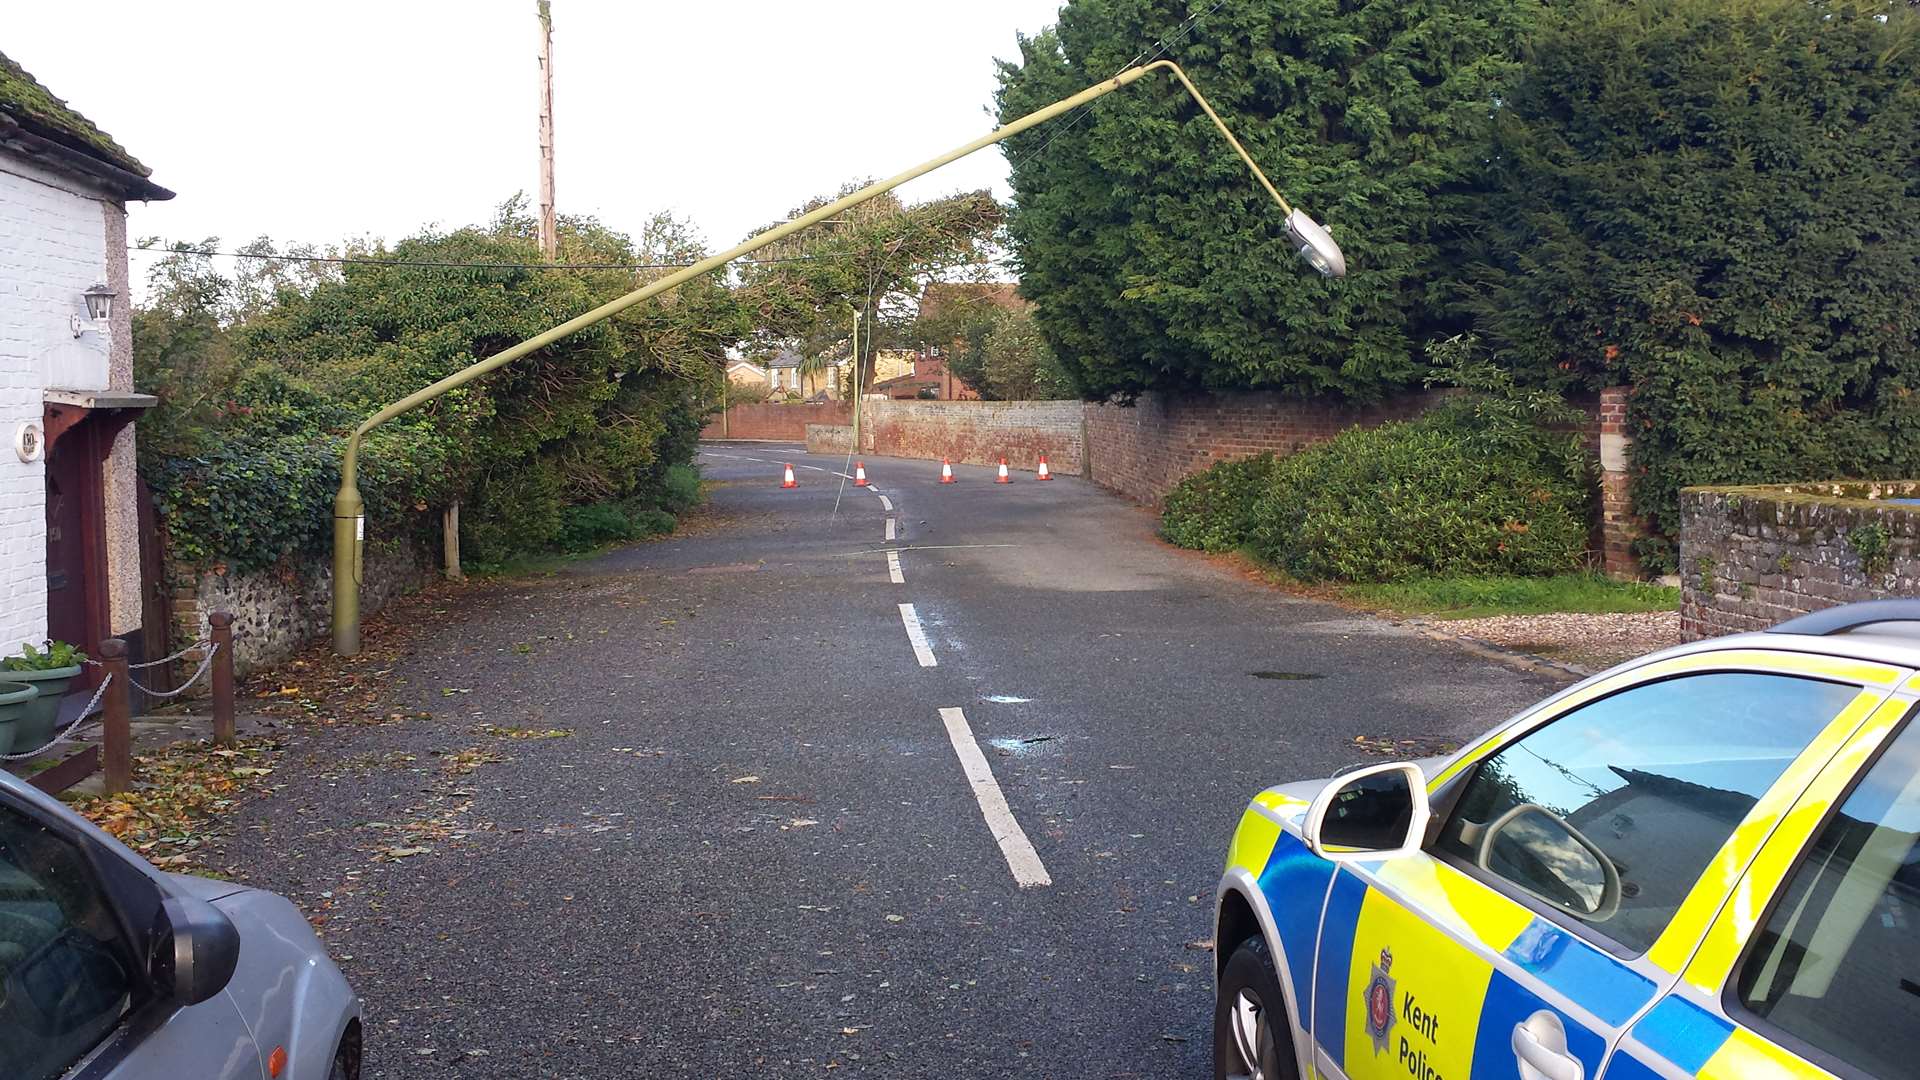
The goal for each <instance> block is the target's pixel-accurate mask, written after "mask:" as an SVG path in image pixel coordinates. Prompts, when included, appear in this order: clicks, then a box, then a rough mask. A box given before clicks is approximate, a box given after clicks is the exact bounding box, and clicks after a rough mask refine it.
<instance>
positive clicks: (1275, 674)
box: [1247, 671, 1326, 682]
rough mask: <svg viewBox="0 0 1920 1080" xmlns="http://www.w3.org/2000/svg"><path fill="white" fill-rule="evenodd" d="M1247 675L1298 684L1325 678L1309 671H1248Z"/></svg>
mask: <svg viewBox="0 0 1920 1080" xmlns="http://www.w3.org/2000/svg"><path fill="white" fill-rule="evenodd" d="M1247 674H1249V675H1252V676H1253V677H1254V678H1256V679H1278V680H1281V681H1283V682H1299V681H1303V680H1306V679H1324V678H1326V676H1325V675H1320V674H1317V673H1315V672H1311V671H1250V672H1248V673H1247Z"/></svg>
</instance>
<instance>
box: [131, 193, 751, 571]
mask: <svg viewBox="0 0 1920 1080" xmlns="http://www.w3.org/2000/svg"><path fill="white" fill-rule="evenodd" d="M560 240H561V254H562V256H563V259H562V261H565V262H577V263H583V264H584V263H605V264H609V265H624V264H631V263H633V262H635V261H636V254H635V248H634V245H633V243H632V242H631V241H630V240H629V239H628V238H626V237H624V236H622V235H620V234H618V233H614V232H612V231H611V230H608V229H605V228H604V227H601V226H599V225H597V224H596V223H593V222H591V221H586V220H571V219H570V220H566V221H563V223H562V229H561V236H560ZM381 254H383V253H381V252H373V253H370V254H369V255H368V258H369V259H370V261H364V262H353V263H349V264H346V265H344V266H342V267H338V268H336V269H331V270H326V271H324V272H314V274H313V276H312V277H311V278H310V279H309V280H304V281H299V282H286V281H279V280H277V279H276V280H275V282H274V287H273V289H272V290H271V291H270V292H266V291H262V289H261V288H258V287H256V286H258V285H259V283H258V282H255V281H251V280H250V279H245V278H227V277H224V276H222V275H220V274H218V273H216V272H214V271H213V270H212V269H211V268H210V267H209V266H207V265H206V264H205V263H204V260H203V259H200V258H199V257H197V256H195V255H193V253H191V252H176V253H175V254H174V255H172V256H170V257H169V259H168V260H166V261H165V262H163V264H162V267H161V271H162V272H160V273H156V275H155V281H154V296H153V297H152V299H151V300H150V302H149V303H148V305H147V306H145V307H143V308H142V309H141V310H140V311H139V312H136V317H135V323H134V327H135V332H134V345H135V350H136V364H135V371H136V374H137V375H138V376H139V377H140V379H141V383H140V386H141V389H143V390H148V391H150V392H153V393H156V394H158V395H159V396H160V398H161V406H160V408H159V409H158V410H157V415H156V416H155V417H153V418H151V422H149V421H145V420H143V422H142V427H141V438H140V441H139V446H140V454H141V471H142V474H143V476H144V477H145V478H146V479H147V481H148V483H149V485H150V486H151V488H152V490H153V493H154V501H155V507H156V509H157V510H158V512H159V517H160V520H161V522H162V525H163V527H164V528H165V530H166V533H167V537H168V542H169V545H170V551H171V553H172V555H173V557H174V558H176V559H180V560H184V561H186V562H191V563H206V564H212V563H224V564H226V565H228V566H230V567H232V568H234V569H236V570H251V569H259V568H264V567H268V566H272V565H275V564H278V563H281V562H283V561H285V560H289V559H294V560H297V559H304V558H312V557H314V556H317V555H322V554H324V553H325V552H326V551H327V549H328V547H329V545H330V542H331V539H330V538H331V531H332V516H333V511H332V502H333V497H334V492H335V490H336V488H337V487H338V485H339V482H340V455H341V450H342V448H343V447H342V443H343V440H344V438H345V437H346V435H347V433H348V432H350V431H351V430H352V429H353V427H354V425H355V424H357V423H359V422H360V421H361V420H362V419H363V418H364V417H366V416H368V415H369V414H371V413H373V412H374V411H375V410H377V409H379V408H380V407H382V406H383V405H385V404H386V403H388V402H391V401H395V400H397V399H399V398H401V397H403V396H405V395H406V394H408V393H410V392H412V391H414V390H416V389H418V388H420V387H422V386H425V385H427V384H429V383H432V382H433V381H435V380H436V379H440V378H442V377H444V376H447V375H450V374H452V373H454V372H456V371H460V370H462V369H464V368H465V367H466V366H468V365H469V364H471V363H473V362H474V361H475V360H477V359H480V358H482V357H485V356H488V355H491V354H493V353H495V352H497V351H499V350H500V349H503V348H505V347H507V346H509V345H511V344H513V343H514V342H517V341H520V340H522V339H524V338H528V337H532V336H533V335H534V334H536V333H539V332H540V331H543V330H545V329H547V328H548V327H550V326H553V325H555V324H557V323H559V322H561V321H563V320H565V319H567V318H569V317H571V316H573V315H577V314H578V313H580V312H582V311H586V310H589V309H591V308H593V307H595V306H597V305H599V304H602V303H604V302H606V301H608V300H611V299H613V298H614V297H617V296H620V295H622V294H624V293H625V292H627V291H628V290H630V289H632V288H633V287H634V284H635V278H634V276H633V274H632V273H631V272H627V271H623V270H615V269H593V270H580V269H568V270H555V271H543V270H538V269H531V268H529V267H531V266H534V265H537V263H538V262H539V256H538V253H537V248H536V247H535V244H534V240H533V226H532V222H531V220H530V219H527V218H525V217H523V216H521V215H519V214H518V213H517V212H516V211H515V210H514V209H513V208H512V207H509V208H508V209H507V210H505V211H503V214H502V216H501V217H500V218H499V219H497V220H496V221H495V222H493V223H492V224H491V225H490V226H488V227H485V228H469V229H460V230H456V231H454V232H450V233H438V232H426V233H422V234H420V235H418V236H415V237H412V238H409V239H407V240H405V241H402V242H401V243H400V244H398V245H397V246H396V247H395V248H394V249H393V251H392V253H391V254H392V255H393V259H392V260H391V261H385V260H381V259H380V258H379V256H380V255H381ZM262 259H263V261H265V262H267V263H269V264H270V263H271V259H270V258H268V257H265V256H263V257H262ZM638 261H645V260H644V259H641V260H638ZM459 264H479V265H459ZM744 318H745V317H744V315H743V312H742V309H741V307H740V305H739V304H738V303H736V301H735V300H734V298H733V297H732V296H731V294H730V293H729V292H728V291H727V289H726V288H725V287H724V285H723V284H721V283H719V282H716V281H714V280H712V279H701V280H698V281H694V282H689V283H687V284H686V285H684V286H682V287H681V288H680V289H678V290H677V291H676V292H675V293H674V294H673V296H672V297H671V298H670V299H668V300H659V301H651V302H648V303H646V304H640V305H636V306H634V307H632V308H630V309H628V310H626V311H624V312H622V313H621V314H619V315H616V316H614V317H613V318H610V319H608V320H606V321H605V322H602V323H600V324H598V325H596V326H593V327H590V328H588V329H586V330H582V331H580V332H578V333H576V334H573V335H571V336H570V337H567V338H564V339H562V340H561V341H559V342H556V343H554V344H552V345H550V346H548V347H546V348H544V349H542V350H540V351H539V352H537V353H535V354H533V355H531V356H529V357H527V358H526V359H524V360H522V361H520V362H519V363H517V364H512V365H508V366H507V367H505V368H502V369H501V370H499V371H496V372H494V373H492V374H490V375H489V376H487V377H486V378H485V379H481V380H478V381H476V382H474V383H471V384H469V385H467V386H465V387H462V388H461V389H458V390H455V391H453V392H451V393H448V394H447V395H445V396H444V397H441V398H439V399H437V400H435V401H433V402H431V403H430V404H428V405H427V406H425V407H422V408H420V409H418V410H416V411H414V412H411V413H408V414H406V415H404V416H401V417H398V418H396V419H395V420H394V421H392V422H390V423H388V424H384V425H382V426H381V427H379V428H376V429H375V430H374V431H372V432H370V433H369V434H368V435H367V437H366V439H365V441H364V443H363V445H362V449H361V454H360V473H359V488H360V493H361V496H362V497H363V499H364V500H365V502H366V509H367V530H368V536H369V539H384V538H391V537H394V536H398V535H407V534H411V535H430V534H432V533H434V532H435V531H436V530H437V529H438V527H439V511H440V509H441V508H442V507H445V506H446V505H447V504H448V503H449V502H451V501H453V500H456V499H458V500H460V501H461V504H462V513H461V523H462V535H461V538H460V539H461V548H462V551H463V554H464V555H465V556H466V557H467V559H468V560H470V561H472V562H475V563H500V562H504V561H506V560H509V559H511V558H512V557H513V556H516V555H520V554H526V553H533V552H540V551H555V550H579V549H583V548H591V547H596V546H601V545H603V544H605V543H609V542H613V541H615V540H625V539H634V538H637V537H640V536H644V535H650V534H653V533H658V532H661V531H664V530H665V529H667V528H670V524H669V523H663V521H662V516H663V515H671V514H673V513H677V512H679V511H681V510H684V509H686V508H688V507H690V506H691V505H692V504H693V502H694V501H696V500H697V499H698V496H699V488H700V481H699V476H698V474H697V473H696V472H695V471H694V470H693V469H692V468H691V465H690V462H691V461H692V459H693V455H694V449H695V443H696V442H697V440H698V438H699V433H700V426H701V421H702V419H703V417H704V415H705V413H706V412H707V411H708V406H707V405H706V404H705V398H706V397H707V395H705V394H704V393H703V382H704V380H706V379H708V378H710V373H711V372H713V371H716V370H718V367H719V364H720V361H721V360H722V359H723V358H724V355H725V349H726V347H727V346H728V345H729V344H730V343H732V342H733V341H736V340H738V339H739V337H740V335H741V333H742V332H743V328H744V326H745V325H746V324H745V321H744Z"/></svg>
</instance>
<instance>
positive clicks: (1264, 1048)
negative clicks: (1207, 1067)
mask: <svg viewBox="0 0 1920 1080" xmlns="http://www.w3.org/2000/svg"><path fill="white" fill-rule="evenodd" d="M1291 1030H1292V1025H1291V1024H1290V1022H1289V1021H1288V1019H1287V1005H1286V999H1285V998H1284V997H1282V996H1281V995H1280V975H1279V973H1278V972H1276V971H1274V969H1273V958H1272V957H1271V956H1269V955H1268V954H1267V943H1266V942H1265V941H1262V940H1261V939H1260V938H1258V937H1253V938H1248V939H1247V940H1246V941H1243V942H1241V943H1240V945H1239V946H1238V947H1237V948H1235V949H1234V950H1233V955H1232V956H1229V957H1228V958H1227V966H1226V967H1225V968H1222V969H1221V971H1220V985H1219V989H1218V990H1217V991H1216V992H1215V995H1214V1001H1213V1075H1214V1078H1215V1080H1298V1077H1297V1075H1296V1073H1295V1071H1294V1061H1293V1039H1292V1037H1291V1036H1290V1035H1289V1032H1290V1031H1291Z"/></svg>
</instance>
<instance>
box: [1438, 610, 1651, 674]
mask: <svg viewBox="0 0 1920 1080" xmlns="http://www.w3.org/2000/svg"><path fill="white" fill-rule="evenodd" d="M1440 625H1441V626H1442V627H1443V628H1444V629H1446V630H1447V631H1448V632H1449V633H1454V634H1462V635H1464V636H1466V637H1474V638H1479V639H1480V640H1482V641H1490V642H1492V643H1493V644H1495V645H1502V646H1505V647H1506V648H1509V649H1518V650H1520V651H1521V652H1529V653H1535V654H1537V655H1540V656H1545V657H1550V658H1552V659H1554V660H1559V661H1561V662H1562V663H1567V664H1572V665H1575V666H1577V667H1583V668H1587V669H1589V670H1592V671H1599V670H1600V669H1602V668H1608V667H1612V666H1613V665H1615V664H1618V663H1620V662H1621V661H1624V660H1631V659H1633V658H1634V657H1636V656H1640V655H1642V654H1644V653H1650V652H1652V651H1654V650H1655V649H1664V648H1666V647H1668V646H1670V645H1678V644H1680V613H1679V612H1677V611H1647V612H1633V613H1628V614H1619V615H1576V614H1567V613H1562V614H1554V615H1495V616H1492V617H1491V618H1485V619H1449V620H1447V621H1446V622H1444V623H1441V624H1440Z"/></svg>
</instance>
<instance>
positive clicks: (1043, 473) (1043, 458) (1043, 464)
mask: <svg viewBox="0 0 1920 1080" xmlns="http://www.w3.org/2000/svg"><path fill="white" fill-rule="evenodd" d="M1035 479H1039V480H1051V479H1053V474H1052V473H1050V472H1048V471H1047V455H1045V454H1041V455H1040V475H1039V476H1038V477H1036V478H1035Z"/></svg>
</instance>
